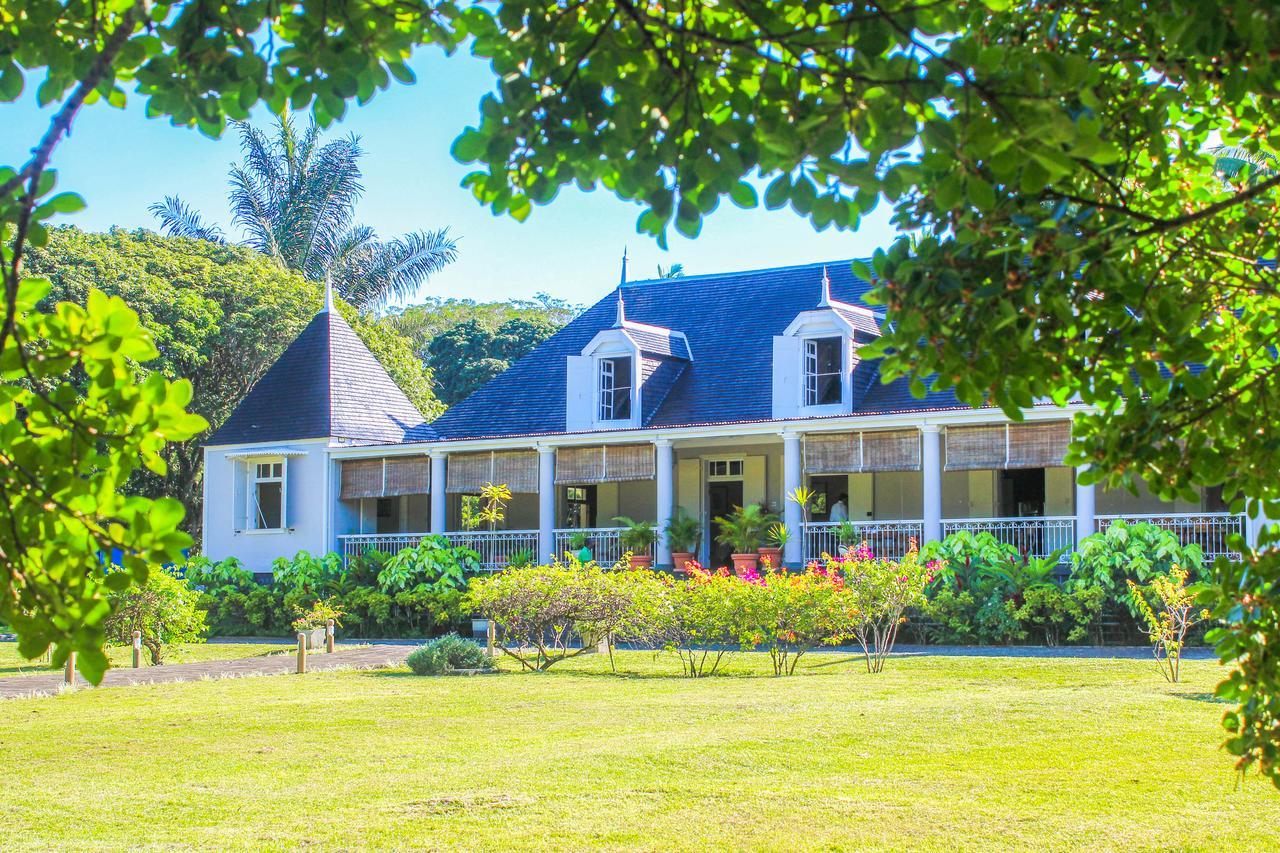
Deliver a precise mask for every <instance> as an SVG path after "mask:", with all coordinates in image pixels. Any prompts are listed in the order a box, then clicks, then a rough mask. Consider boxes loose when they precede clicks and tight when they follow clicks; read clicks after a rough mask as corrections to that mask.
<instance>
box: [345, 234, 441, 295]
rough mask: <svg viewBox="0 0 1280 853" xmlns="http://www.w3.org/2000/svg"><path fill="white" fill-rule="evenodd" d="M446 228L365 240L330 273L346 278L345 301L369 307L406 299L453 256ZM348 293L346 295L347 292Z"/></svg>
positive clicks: (416, 291)
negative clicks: (387, 238)
mask: <svg viewBox="0 0 1280 853" xmlns="http://www.w3.org/2000/svg"><path fill="white" fill-rule="evenodd" d="M457 257H458V244H457V241H455V240H453V239H452V238H450V237H449V231H448V229H441V230H439V231H417V232H414V233H411V234H406V235H404V236H403V237H397V238H396V239H394V240H388V241H386V242H380V241H373V240H371V241H367V242H365V243H364V244H363V245H361V246H360V247H359V248H358V249H356V250H353V251H351V252H349V253H348V254H347V255H346V256H345V257H344V258H343V259H342V262H341V264H340V265H339V266H338V269H337V270H335V272H339V273H340V275H337V276H334V278H333V280H334V282H335V284H336V283H337V282H338V281H339V280H342V281H344V282H346V283H347V284H346V288H347V289H346V291H344V296H346V298H347V299H348V301H350V302H352V303H353V304H355V305H357V306H359V307H360V308H361V310H369V309H372V308H376V307H378V306H380V305H385V304H386V303H387V302H389V301H391V300H392V299H410V298H412V297H414V296H415V295H417V293H418V291H419V290H421V288H422V285H423V284H425V283H426V281H427V279H428V278H430V277H431V276H432V275H434V274H435V273H437V272H439V271H440V270H442V269H444V268H445V267H446V266H448V265H449V264H451V263H453V262H454V261H455V260H457ZM348 294H349V295H348Z"/></svg>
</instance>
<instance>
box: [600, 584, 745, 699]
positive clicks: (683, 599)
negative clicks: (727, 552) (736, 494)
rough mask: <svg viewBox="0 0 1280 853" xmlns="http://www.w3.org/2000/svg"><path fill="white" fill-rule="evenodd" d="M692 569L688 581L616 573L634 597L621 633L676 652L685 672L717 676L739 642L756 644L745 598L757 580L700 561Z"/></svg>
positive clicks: (632, 639) (623, 620)
mask: <svg viewBox="0 0 1280 853" xmlns="http://www.w3.org/2000/svg"><path fill="white" fill-rule="evenodd" d="M688 572H689V574H688V577H687V579H676V578H672V577H671V576H670V575H665V574H659V573H656V572H652V571H647V570H641V571H629V572H617V573H614V574H613V575H611V576H610V577H611V580H612V581H613V582H614V583H615V584H618V585H620V586H622V587H623V588H624V589H626V590H627V598H628V606H627V608H626V611H625V613H624V616H623V618H622V619H621V620H620V622H619V625H618V627H617V636H618V637H619V638H620V639H623V640H626V641H629V642H634V643H638V644H641V645H646V646H650V647H652V648H656V649H664V650H666V651H669V652H673V653H674V654H675V655H676V656H677V657H678V658H679V660H680V665H681V668H682V669H683V671H684V674H685V675H687V676H689V677H690V678H700V677H703V676H708V675H714V674H715V672H716V670H717V669H719V667H720V663H721V661H722V660H724V658H725V656H726V655H728V654H729V653H730V652H732V651H733V647H734V646H735V645H743V644H748V645H749V644H750V637H749V633H750V632H749V629H748V626H747V620H746V618H745V613H746V609H745V598H744V596H745V592H746V590H747V588H748V587H749V586H751V584H752V583H754V581H753V582H748V581H746V580H744V579H743V578H741V577H735V576H734V575H731V574H730V573H729V570H728V569H725V568H722V569H719V570H718V571H715V572H710V571H707V570H706V569H704V568H703V567H702V566H701V565H699V564H698V562H697V561H690V562H689V564H688ZM757 577H758V576H757Z"/></svg>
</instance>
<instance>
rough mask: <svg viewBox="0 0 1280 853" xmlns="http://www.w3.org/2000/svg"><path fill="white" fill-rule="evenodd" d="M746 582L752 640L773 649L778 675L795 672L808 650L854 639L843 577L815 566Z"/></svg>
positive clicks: (769, 573) (742, 577) (744, 577)
mask: <svg viewBox="0 0 1280 853" xmlns="http://www.w3.org/2000/svg"><path fill="white" fill-rule="evenodd" d="M740 580H741V582H742V583H743V584H744V587H745V588H744V590H743V592H744V595H743V599H744V603H745V607H744V616H745V619H746V625H747V628H748V638H747V639H748V640H749V641H750V644H751V645H753V646H761V645H762V646H765V647H766V648H767V649H768V650H769V656H770V658H771V659H772V660H773V674H774V675H791V674H793V673H794V672H795V669H796V664H797V663H799V661H800V658H801V656H803V655H804V653H805V652H807V651H809V650H810V649H812V648H814V647H815V646H818V645H823V644H828V645H835V644H836V643H839V642H840V640H842V639H844V638H845V637H847V636H849V630H850V627H851V626H850V619H849V605H848V601H847V598H848V596H847V594H846V590H845V588H844V576H843V574H841V573H839V572H830V571H828V570H827V568H826V567H824V566H820V565H816V564H815V565H812V566H810V567H809V568H807V569H806V570H805V571H804V572H800V573H795V574H788V573H786V572H776V571H773V570H772V568H769V569H768V570H767V571H766V572H765V574H764V575H763V576H761V575H759V574H755V573H753V574H752V576H751V577H748V576H747V575H745V574H743V575H740Z"/></svg>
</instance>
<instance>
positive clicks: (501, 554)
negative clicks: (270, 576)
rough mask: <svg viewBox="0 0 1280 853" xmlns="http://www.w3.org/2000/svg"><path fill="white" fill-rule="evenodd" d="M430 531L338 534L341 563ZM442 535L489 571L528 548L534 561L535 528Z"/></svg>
mask: <svg viewBox="0 0 1280 853" xmlns="http://www.w3.org/2000/svg"><path fill="white" fill-rule="evenodd" d="M430 535H431V534H430V533H359V534H350V535H346V536H339V537H338V541H339V542H340V543H341V549H342V563H343V565H344V566H345V565H348V564H349V563H350V562H351V561H352V560H353V559H355V558H356V557H359V556H361V555H364V554H368V553H369V552H370V551H381V552H382V553H384V554H395V553H397V552H399V551H402V550H403V549H405V548H413V547H416V546H417V545H418V543H420V542H421V541H422V539H423V537H425V536H430ZM444 537H445V538H446V539H448V540H449V544H451V545H453V546H454V547H466V548H470V549H471V550H473V551H475V552H476V553H477V554H479V555H480V565H481V566H482V567H484V568H485V569H487V570H489V571H495V570H497V569H505V568H506V567H507V565H508V564H509V563H510V562H511V558H512V557H514V556H516V555H517V554H519V553H521V552H523V551H528V552H530V553H531V554H532V557H533V560H534V561H535V562H536V561H537V560H538V531H536V530H473V531H457V532H449V533H445V534H444Z"/></svg>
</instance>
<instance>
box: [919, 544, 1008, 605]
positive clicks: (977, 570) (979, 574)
mask: <svg viewBox="0 0 1280 853" xmlns="http://www.w3.org/2000/svg"><path fill="white" fill-rule="evenodd" d="M922 557H923V559H925V560H926V561H931V560H936V561H938V564H939V570H938V575H937V578H936V583H938V584H940V585H944V586H947V587H949V588H950V589H953V590H955V591H956V592H963V591H965V590H971V591H975V592H976V591H977V590H978V589H979V588H980V587H982V585H983V582H984V581H985V580H988V579H990V578H992V577H995V576H998V575H999V574H1000V572H1001V571H1002V570H1003V569H1004V567H1005V566H1006V565H1008V564H1009V563H1011V562H1014V561H1016V560H1018V559H1019V558H1020V557H1021V553H1020V552H1019V551H1018V549H1017V548H1015V547H1014V546H1013V545H1010V544H1008V543H1007V542H1001V541H1000V540H999V539H997V538H996V537H995V536H993V535H992V534H990V533H988V532H986V531H985V530H984V531H981V532H979V533H972V532H970V531H968V530H957V531H956V532H955V533H952V534H950V535H948V536H947V537H946V538H945V539H943V540H942V541H941V542H930V543H928V544H927V545H925V547H924V551H923V553H922ZM976 597H979V596H977V595H975V598H976Z"/></svg>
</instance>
